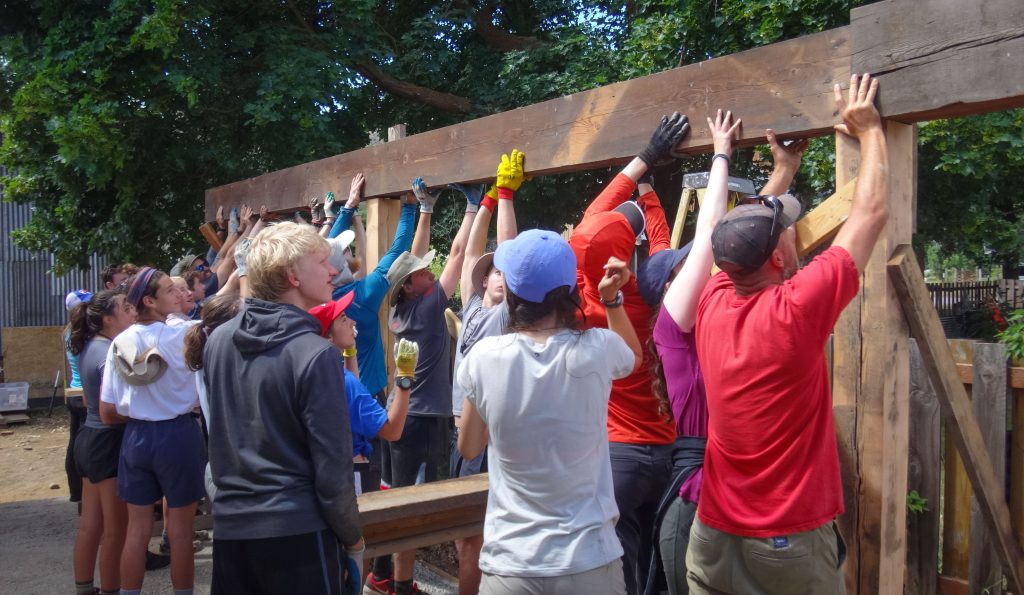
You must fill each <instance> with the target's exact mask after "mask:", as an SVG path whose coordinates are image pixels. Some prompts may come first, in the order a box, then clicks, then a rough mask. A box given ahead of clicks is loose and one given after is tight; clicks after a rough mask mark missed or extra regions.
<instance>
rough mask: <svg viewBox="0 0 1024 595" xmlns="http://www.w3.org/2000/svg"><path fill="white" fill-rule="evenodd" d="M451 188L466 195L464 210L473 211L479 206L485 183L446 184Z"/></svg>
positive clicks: (485, 187)
mask: <svg viewBox="0 0 1024 595" xmlns="http://www.w3.org/2000/svg"><path fill="white" fill-rule="evenodd" d="M448 187H449V188H451V189H452V190H458V191H459V192H461V193H462V194H463V195H464V196H465V197H466V210H467V211H473V212H474V213H475V212H476V211H477V209H479V208H480V201H481V200H483V197H484V192H486V191H487V184H448Z"/></svg>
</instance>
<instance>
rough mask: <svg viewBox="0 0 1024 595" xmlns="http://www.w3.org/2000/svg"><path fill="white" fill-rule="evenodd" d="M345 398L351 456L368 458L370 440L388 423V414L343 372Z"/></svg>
mask: <svg viewBox="0 0 1024 595" xmlns="http://www.w3.org/2000/svg"><path fill="white" fill-rule="evenodd" d="M345 396H346V397H348V421H349V423H350V424H351V425H352V456H358V455H363V456H366V457H369V456H370V455H371V454H373V446H371V445H370V438H373V437H374V436H376V435H377V433H378V432H380V429H381V428H383V427H384V424H386V423H387V422H388V412H387V411H384V408H383V407H381V406H380V403H378V402H377V399H374V398H373V395H371V394H370V391H368V390H366V387H365V386H363V383H362V382H359V379H358V378H356V376H355V374H353V373H352V372H349V371H348V370H345Z"/></svg>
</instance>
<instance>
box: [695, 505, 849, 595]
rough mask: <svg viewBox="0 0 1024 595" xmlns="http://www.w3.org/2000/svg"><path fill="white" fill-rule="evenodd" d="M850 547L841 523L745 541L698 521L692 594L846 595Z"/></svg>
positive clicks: (750, 538)
mask: <svg viewBox="0 0 1024 595" xmlns="http://www.w3.org/2000/svg"><path fill="white" fill-rule="evenodd" d="M845 552H846V546H845V545H844V544H843V542H842V537H841V536H840V535H839V530H838V529H837V528H836V524H835V521H832V522H829V523H825V524H824V525H822V526H821V527H818V528H817V529H812V530H810V531H804V532H803V533H794V534H792V535H784V536H779V537H767V538H757V537H740V536H738V535H732V534H730V533H724V532H722V531H718V530H717V529H712V528H711V527H708V526H707V525H705V524H703V523H701V522H700V519H696V520H694V521H693V527H692V528H691V529H690V547H689V549H688V550H687V552H686V568H687V574H686V579H687V583H688V584H689V586H690V593H691V594H696V595H700V594H705V593H708V594H719V593H743V594H748V593H749V594H751V595H754V594H757V595H761V594H764V595H769V594H770V595H791V594H792V595H797V594H800V595H812V594H821V595H837V594H839V595H842V594H845V593H846V582H845V579H844V578H843V572H842V571H841V570H840V566H842V562H843V558H844V557H845Z"/></svg>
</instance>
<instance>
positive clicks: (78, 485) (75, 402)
mask: <svg viewBox="0 0 1024 595" xmlns="http://www.w3.org/2000/svg"><path fill="white" fill-rule="evenodd" d="M68 412H69V414H70V417H71V431H70V432H69V434H68V451H67V453H66V454H65V455H64V472H65V473H67V475H68V491H69V492H71V501H72V502H81V501H82V476H81V475H80V474H79V473H78V465H75V438H76V437H78V430H79V429H81V428H82V426H83V425H85V416H86V415H88V410H87V409H86V408H85V405H83V404H82V399H81V398H76V399H70V400H68Z"/></svg>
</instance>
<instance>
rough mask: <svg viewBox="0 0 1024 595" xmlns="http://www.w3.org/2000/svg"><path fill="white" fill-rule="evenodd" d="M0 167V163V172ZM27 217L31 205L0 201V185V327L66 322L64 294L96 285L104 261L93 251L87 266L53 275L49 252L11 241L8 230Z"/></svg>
mask: <svg viewBox="0 0 1024 595" xmlns="http://www.w3.org/2000/svg"><path fill="white" fill-rule="evenodd" d="M4 171H5V170H4V168H3V167H0V174H2V173H4ZM31 217H32V207H31V206H29V205H17V204H11V203H7V202H3V186H2V185H0V234H2V236H0V327H12V326H59V325H63V324H64V323H65V322H67V314H66V313H65V311H64V296H66V295H67V294H68V292H69V291H73V290H75V289H80V288H84V289H89V290H90V291H95V290H96V289H97V288H99V287H100V280H99V275H100V271H102V269H103V267H104V266H105V265H106V263H105V262H103V261H101V260H100V259H99V257H97V256H96V255H95V254H94V255H92V257H91V258H90V259H89V263H90V264H91V265H92V269H91V270H89V271H81V270H77V269H76V270H74V271H71V272H70V273H68V274H67V275H65V276H63V277H55V276H54V275H53V274H51V273H50V272H49V271H50V269H51V268H52V267H53V256H52V255H51V254H46V253H39V252H29V251H27V250H22V249H21V248H18V247H16V246H15V245H14V242H13V241H12V240H11V231H13V230H15V229H18V228H21V227H24V226H25V225H26V224H28V221H29V219H30V218H31Z"/></svg>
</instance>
